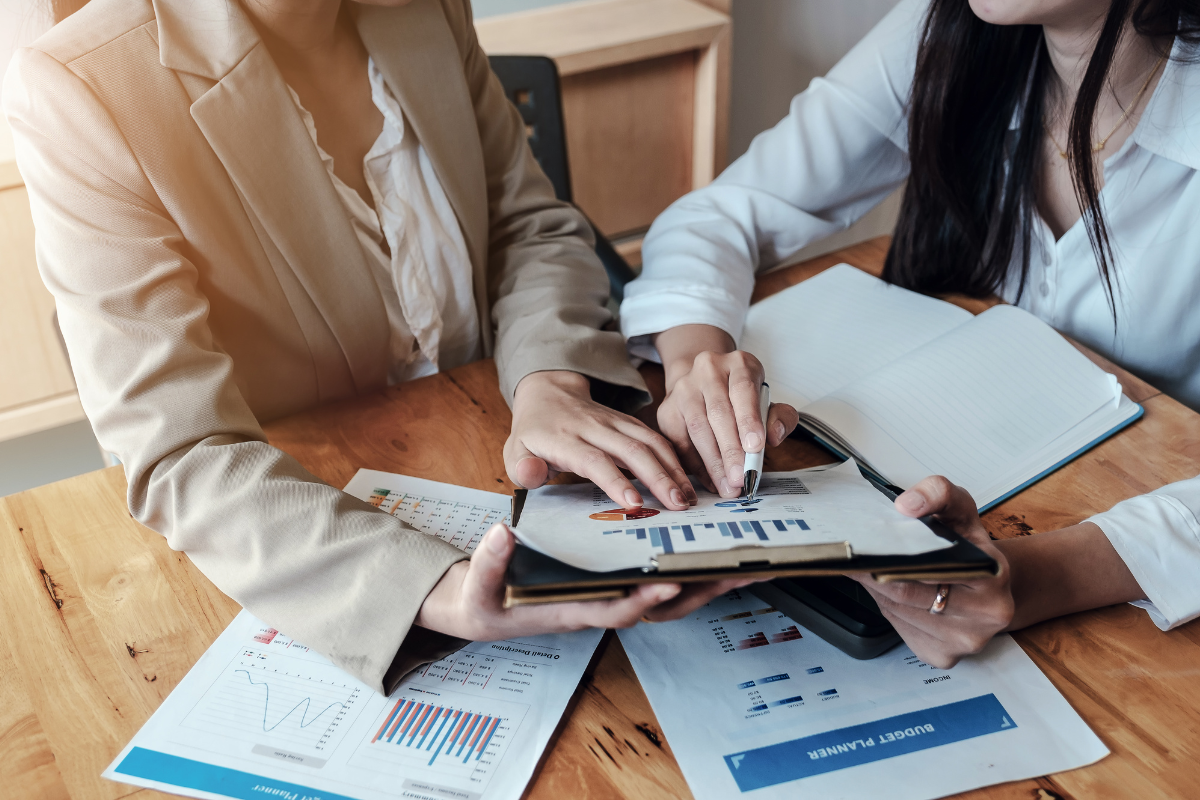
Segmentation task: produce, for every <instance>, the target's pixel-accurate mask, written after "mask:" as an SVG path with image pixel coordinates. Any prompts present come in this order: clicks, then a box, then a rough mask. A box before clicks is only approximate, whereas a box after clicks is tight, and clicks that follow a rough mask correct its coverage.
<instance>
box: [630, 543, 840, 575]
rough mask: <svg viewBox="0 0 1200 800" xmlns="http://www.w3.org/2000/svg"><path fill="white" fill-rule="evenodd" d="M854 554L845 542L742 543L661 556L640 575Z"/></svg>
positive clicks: (753, 567)
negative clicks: (696, 551) (723, 547)
mask: <svg viewBox="0 0 1200 800" xmlns="http://www.w3.org/2000/svg"><path fill="white" fill-rule="evenodd" d="M853 557H854V552H853V550H852V549H851V547H850V543H849V542H826V543H824V544H793V545H781V546H774V547H763V546H762V545H757V544H744V545H739V546H738V547H732V548H730V549H728V550H705V551H703V552H699V553H663V554H661V555H659V556H656V557H654V558H652V559H650V566H649V567H644V568H643V571H644V572H650V571H657V572H687V571H691V570H710V569H742V570H747V571H751V570H761V569H770V568H771V567H780V566H787V565H789V564H800V563H804V562H808V561H849V560H850V559H851V558H853Z"/></svg>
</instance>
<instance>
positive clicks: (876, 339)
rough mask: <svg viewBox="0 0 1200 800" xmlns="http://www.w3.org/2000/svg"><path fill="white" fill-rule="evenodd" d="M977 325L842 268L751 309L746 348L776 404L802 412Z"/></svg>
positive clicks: (966, 315)
mask: <svg viewBox="0 0 1200 800" xmlns="http://www.w3.org/2000/svg"><path fill="white" fill-rule="evenodd" d="M971 319H972V316H971V314H970V312H967V311H964V310H962V309H961V308H958V307H957V306H953V305H951V304H950V303H946V302H943V301H941V300H937V299H934V298H932V297H925V296H924V295H920V294H917V293H916V292H910V291H908V290H907V289H901V288H899V287H897V286H890V285H888V284H886V283H884V282H883V281H881V280H879V279H878V278H875V277H873V276H871V275H868V274H867V273H865V272H863V271H862V270H860V269H855V268H854V267H851V266H849V265H848V264H838V265H837V266H836V267H831V268H830V269H827V270H825V271H824V272H822V273H821V274H819V275H816V276H814V277H812V278H809V279H808V280H806V281H804V282H803V283H800V284H797V285H796V286H793V287H791V288H790V289H785V290H784V291H782V292H779V293H778V294H775V295H772V296H771V297H768V298H767V299H765V300H763V301H762V302H759V303H756V304H754V305H753V306H751V307H750V311H749V313H748V314H747V315H746V327H745V331H744V332H743V334H742V340H741V342H740V347H741V349H742V350H745V351H747V352H749V353H753V354H754V355H755V356H757V357H758V358H759V360H760V361H762V363H763V366H764V367H765V368H766V374H767V383H769V384H771V399H772V400H774V401H776V402H785V403H791V404H792V405H794V406H795V407H796V408H800V407H802V406H804V405H807V404H808V403H811V402H812V401H814V400H816V399H818V398H820V397H824V396H825V395H827V394H831V393H833V392H835V391H837V390H838V389H839V388H841V387H842V386H845V385H846V384H848V383H850V382H851V381H854V380H856V379H858V378H861V377H863V376H865V375H868V374H870V373H871V372H873V371H875V370H876V369H879V368H880V367H882V366H884V365H886V364H890V363H892V362H893V361H895V360H896V359H898V358H899V357H900V356H902V355H904V354H905V353H908V352H910V351H912V350H915V349H916V348H918V347H920V346H921V345H923V344H925V343H926V342H929V341H932V340H933V339H936V338H937V337H938V336H941V335H942V334H944V333H946V332H947V331H949V330H952V329H954V328H956V327H958V326H959V325H962V324H964V323H966V322H969V321H970V320H971Z"/></svg>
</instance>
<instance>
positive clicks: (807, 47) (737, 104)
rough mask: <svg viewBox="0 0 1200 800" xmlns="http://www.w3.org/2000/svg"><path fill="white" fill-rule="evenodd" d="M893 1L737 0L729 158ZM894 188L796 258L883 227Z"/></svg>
mask: <svg viewBox="0 0 1200 800" xmlns="http://www.w3.org/2000/svg"><path fill="white" fill-rule="evenodd" d="M896 3H897V0H734V3H733V88H732V91H731V97H730V114H729V116H730V123H729V158H730V161H732V160H733V159H735V158H737V157H738V156H740V155H741V154H742V153H744V152H746V148H747V147H749V146H750V141H751V140H752V139H753V138H754V137H755V136H756V135H757V134H758V133H759V132H760V131H764V130H766V129H767V128H770V127H772V126H773V125H775V123H776V122H778V121H779V120H780V119H782V118H783V117H784V115H786V114H787V110H788V103H789V102H790V101H791V99H792V97H793V96H794V95H796V94H797V93H799V92H801V91H803V90H804V89H805V88H806V87H807V86H808V84H809V82H810V81H811V80H812V79H813V78H815V77H817V76H820V75H824V74H825V73H826V72H828V71H829V69H830V68H831V67H832V66H833V65H834V64H836V63H837V62H838V60H839V59H840V58H841V57H842V56H843V55H845V54H846V53H847V52H848V51H849V50H850V48H851V47H853V46H854V44H855V43H856V42H858V40H859V39H861V38H862V37H863V36H865V35H866V33H867V32H868V31H869V30H871V28H872V27H874V25H875V23H877V22H878V21H879V20H880V19H882V18H883V16H884V15H885V14H887V12H888V11H890V10H891V9H892V7H893V6H895V5H896ZM899 208H900V196H899V192H897V193H896V194H894V195H892V196H891V197H889V198H888V199H887V200H885V201H884V202H883V203H881V204H880V205H879V206H878V207H877V208H876V209H875V210H874V211H872V212H871V213H870V214H868V215H867V216H866V217H864V218H863V219H862V220H860V221H859V222H858V223H857V224H855V225H854V226H852V227H851V228H850V229H849V230H846V231H843V232H842V233H840V234H837V235H835V236H832V237H830V238H829V239H826V240H824V241H822V242H817V243H814V244H813V245H810V246H809V247H806V248H805V249H804V250H803V251H801V252H800V253H799V254H797V255H796V257H795V260H802V259H804V258H811V257H813V256H816V255H820V254H821V253H827V252H829V251H830V250H836V249H838V248H840V247H845V246H846V245H849V244H853V243H854V242H859V241H862V240H863V239H869V238H871V237H873V236H879V235H881V234H885V233H891V231H892V229H893V228H894V227H895V225H896V214H897V212H898V211H899Z"/></svg>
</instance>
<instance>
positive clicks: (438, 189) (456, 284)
mask: <svg viewBox="0 0 1200 800" xmlns="http://www.w3.org/2000/svg"><path fill="white" fill-rule="evenodd" d="M367 72H368V77H369V80H370V82H371V99H372V100H373V101H374V103H375V106H376V108H378V109H379V111H380V113H381V114H383V130H382V131H380V133H379V138H377V139H376V140H375V143H374V144H373V145H371V149H370V150H369V151H368V152H367V155H366V156H365V157H364V158H363V176H364V177H365V178H366V182H367V186H368V187H369V188H370V190H371V197H372V200H373V201H374V203H375V208H374V209H372V208H371V206H369V205H368V204H367V203H366V202H365V201H364V200H363V199H362V197H360V196H359V194H358V192H356V191H355V190H354V189H351V188H350V187H349V186H347V185H346V183H345V182H344V181H342V179H341V178H339V177H337V175H335V174H334V173H333V157H332V156H330V155H329V154H328V153H326V152H325V151H324V150H323V149H321V146H320V145H319V144H317V129H316V126H315V125H314V124H313V120H312V115H311V114H309V113H308V110H307V109H305V108H304V106H302V105H301V104H300V98H299V97H298V96H297V95H296V93H295V91H292V100H293V101H294V102H295V103H296V107H297V109H298V110H299V111H300V116H301V117H302V118H303V120H304V124H305V126H306V127H307V128H308V133H309V135H310V136H311V137H312V140H313V144H315V145H317V151H318V152H319V153H320V154H321V160H322V161H323V162H324V164H325V169H326V171H327V172H328V173H329V178H330V180H332V181H333V185H334V187H335V188H336V189H337V192H338V197H339V198H340V199H341V201H342V205H343V206H344V207H345V209H346V214H347V215H348V216H349V217H350V222H351V224H352V225H353V226H354V232H355V233H356V234H357V235H358V241H359V244H360V245H361V246H362V249H363V254H364V255H365V256H366V259H367V264H368V266H369V267H370V269H371V274H372V276H373V277H374V278H375V283H376V285H377V286H378V287H379V293H380V295H381V296H382V297H383V305H384V308H386V309H387V317H388V325H389V326H390V328H391V355H392V363H391V364H390V365H389V369H388V383H390V384H396V383H400V382H401V381H407V380H412V379H413V378H420V377H422V376H424V375H432V374H434V373H435V372H437V371H438V370H439V369H450V368H452V367H457V366H459V365H461V364H466V363H468V362H470V361H475V360H477V359H479V358H480V357H481V356H482V347H481V342H480V337H479V318H478V316H477V314H476V310H475V296H474V294H473V289H472V286H471V269H470V263H471V261H470V257H469V256H468V254H467V244H466V240H465V239H464V238H463V233H462V228H461V227H460V226H459V224H458V217H456V216H455V214H454V209H453V207H451V205H450V200H449V198H447V197H446V192H445V191H444V190H443V189H442V184H441V182H440V181H439V180H438V177H437V174H436V173H435V172H434V170H433V163H432V162H431V161H430V160H429V155H428V154H427V153H426V152H425V148H424V147H422V146H421V143H420V142H418V141H417V136H416V132H415V131H414V130H413V129H412V127H411V126H409V125H408V124H407V122H406V120H405V118H404V111H403V110H402V109H401V108H400V103H399V102H398V101H397V100H396V98H395V96H394V95H393V94H392V91H391V90H390V89H389V88H388V86H387V83H386V82H385V81H384V79H383V75H382V73H380V71H379V70H378V68H376V66H375V62H374V61H370V62H369V63H368V67H367ZM289 88H290V87H289ZM384 242H386V243H387V249H386V251H385V249H384V246H383V243H384Z"/></svg>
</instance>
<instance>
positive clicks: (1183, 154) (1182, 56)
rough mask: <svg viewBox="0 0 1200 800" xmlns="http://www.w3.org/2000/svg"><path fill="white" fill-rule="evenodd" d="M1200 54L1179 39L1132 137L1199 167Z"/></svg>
mask: <svg viewBox="0 0 1200 800" xmlns="http://www.w3.org/2000/svg"><path fill="white" fill-rule="evenodd" d="M1198 56H1200V52H1197V50H1196V48H1194V47H1193V46H1191V45H1189V44H1187V43H1185V42H1183V41H1181V40H1178V39H1176V41H1175V45H1174V47H1172V49H1171V57H1170V58H1169V59H1167V63H1166V65H1165V66H1164V68H1163V76H1162V78H1161V79H1160V80H1159V82H1158V86H1156V87H1155V89H1154V94H1152V95H1151V96H1150V101H1149V102H1148V103H1147V104H1146V110H1145V111H1143V112H1142V116H1141V118H1140V119H1139V120H1138V125H1137V127H1136V128H1135V129H1134V131H1133V134H1132V135H1131V136H1130V138H1131V139H1132V140H1133V142H1134V144H1137V145H1138V146H1139V147H1144V148H1145V149H1146V150H1149V151H1150V152H1152V153H1154V154H1155V155H1159V156H1162V157H1163V158H1169V159H1171V160H1172V161H1176V162H1178V163H1180V164H1183V165H1184V166H1187V167H1190V168H1191V169H1196V170H1200V62H1198V61H1196V59H1197V57H1198ZM1024 112H1025V103H1024V102H1021V103H1019V104H1018V105H1017V108H1016V109H1014V110H1013V115H1012V119H1010V120H1009V123H1008V129H1009V130H1010V131H1015V130H1017V129H1019V128H1020V127H1021V116H1022V114H1024Z"/></svg>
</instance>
